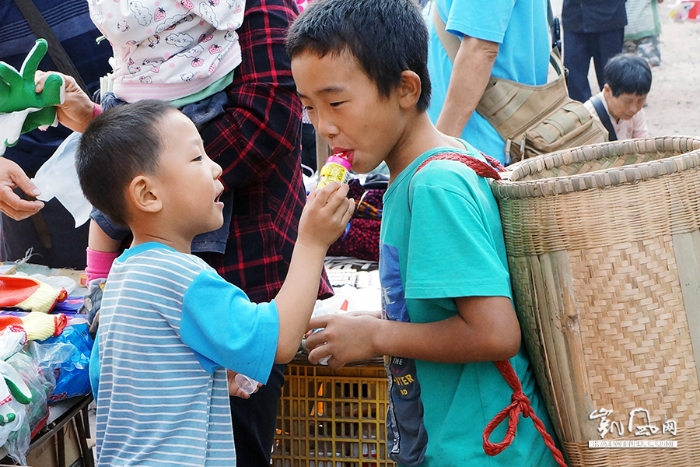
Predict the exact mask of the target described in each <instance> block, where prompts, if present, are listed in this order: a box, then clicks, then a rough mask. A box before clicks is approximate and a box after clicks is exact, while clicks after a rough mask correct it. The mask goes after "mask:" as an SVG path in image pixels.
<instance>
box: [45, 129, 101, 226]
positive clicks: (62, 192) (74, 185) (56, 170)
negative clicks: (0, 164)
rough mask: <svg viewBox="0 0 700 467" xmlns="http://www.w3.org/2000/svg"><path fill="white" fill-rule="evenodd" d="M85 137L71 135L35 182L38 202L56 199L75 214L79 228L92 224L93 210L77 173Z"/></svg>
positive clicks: (77, 134)
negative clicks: (81, 146)
mask: <svg viewBox="0 0 700 467" xmlns="http://www.w3.org/2000/svg"><path fill="white" fill-rule="evenodd" d="M81 136H82V135H81V134H80V133H71V134H70V135H69V136H68V137H67V138H66V139H65V140H64V141H63V142H62V143H61V145H60V146H59V147H58V149H56V152H55V153H54V154H53V155H52V156H51V158H50V159H49V160H48V161H46V162H45V163H44V164H43V165H42V166H41V168H40V169H39V171H38V172H37V173H36V176H35V177H34V180H33V181H34V184H35V185H36V186H37V188H39V190H41V195H39V196H38V198H39V199H40V200H42V201H49V200H50V199H52V198H56V199H57V200H58V201H59V202H60V203H61V204H62V205H63V206H64V207H65V208H66V209H67V210H68V212H70V213H71V215H72V216H73V219H75V227H76V228H77V227H80V226H81V225H83V224H84V223H86V222H87V221H88V219H89V218H90V211H91V210H92V206H91V205H90V203H89V202H88V200H87V199H85V195H83V192H82V190H81V189H80V182H79V181H78V173H77V172H76V170H75V154H76V153H77V150H78V144H79V143H80V138H81Z"/></svg>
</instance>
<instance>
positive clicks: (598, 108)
mask: <svg viewBox="0 0 700 467" xmlns="http://www.w3.org/2000/svg"><path fill="white" fill-rule="evenodd" d="M591 104H593V108H594V109H595V113H597V114H598V119H600V123H602V124H603V126H604V127H605V129H606V130H608V141H617V133H615V127H613V124H612V121H610V114H609V113H608V111H607V109H606V108H605V105H604V104H603V100H602V99H601V98H600V95H599V94H596V95H595V96H592V97H591Z"/></svg>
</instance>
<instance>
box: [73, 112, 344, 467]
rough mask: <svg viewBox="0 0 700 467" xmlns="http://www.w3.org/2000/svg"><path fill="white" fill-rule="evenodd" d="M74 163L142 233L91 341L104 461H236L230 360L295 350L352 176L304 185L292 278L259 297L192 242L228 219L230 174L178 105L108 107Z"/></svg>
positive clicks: (266, 359) (284, 357) (241, 366)
mask: <svg viewBox="0 0 700 467" xmlns="http://www.w3.org/2000/svg"><path fill="white" fill-rule="evenodd" d="M76 165H77V170H78V176H79V179H80V184H81V187H82V189H83V192H84V193H85V196H86V197H87V198H88V200H89V201H90V202H91V203H92V204H93V205H94V206H95V207H96V208H98V209H100V210H101V211H103V212H104V213H106V214H107V215H108V216H109V217H110V218H111V219H113V220H114V221H116V222H118V223H121V224H125V225H128V226H129V228H130V229H131V231H132V232H133V235H134V241H133V244H132V246H131V248H129V249H128V250H126V251H125V252H124V253H123V254H122V255H121V256H120V257H119V258H118V259H117V260H116V261H115V263H114V265H113V267H112V270H111V272H110V275H109V278H108V280H107V286H106V288H105V291H104V296H103V299H102V308H101V312H100V313H101V316H100V328H99V330H98V335H97V341H96V345H95V349H94V350H93V358H92V362H94V364H93V365H91V373H92V374H93V376H95V379H99V382H98V383H96V386H95V387H94V389H96V393H97V398H96V400H97V427H96V430H97V464H98V466H122V465H130V466H132V465H138V466H158V465H163V466H166V465H167V466H169V465H180V466H235V465H236V459H235V450H234V444H233V434H232V428H231V414H230V407H229V400H228V395H229V385H228V383H227V377H226V369H227V368H228V369H230V370H233V371H234V372H240V373H243V374H245V375H247V376H249V377H251V378H253V379H255V380H257V381H260V382H262V383H264V382H265V381H266V380H267V377H268V375H269V372H270V369H271V367H272V364H273V363H286V362H288V361H290V360H291V359H292V357H293V356H294V355H295V353H296V351H297V349H298V347H299V343H300V341H301V337H302V336H303V334H304V331H305V330H306V326H307V323H308V320H309V318H310V316H311V312H312V309H313V306H314V303H315V300H316V294H317V291H318V286H319V278H320V275H321V271H322V269H323V260H324V258H325V254H326V250H327V248H328V246H329V245H330V244H331V243H332V242H333V241H334V240H335V239H336V238H337V237H338V236H339V235H340V234H341V233H342V232H343V230H344V228H345V225H346V224H347V222H348V221H349V219H350V217H351V215H352V212H353V210H354V203H353V202H352V201H351V200H348V199H347V198H346V193H347V187H346V186H339V185H338V184H332V185H329V186H328V187H325V188H323V189H321V190H319V191H318V192H314V193H312V194H311V195H310V196H309V200H308V202H307V205H306V207H305V208H304V212H303V214H302V217H301V220H300V224H299V236H298V239H297V243H296V246H295V249H294V253H293V256H292V262H291V265H290V269H289V273H288V275H287V280H286V281H285V283H284V285H283V286H282V289H281V290H280V292H279V293H278V295H277V296H276V298H275V299H274V300H273V301H271V302H269V303H260V304H254V303H251V302H250V300H249V299H248V297H247V296H246V295H245V294H244V293H243V292H242V291H241V290H240V289H239V288H237V287H236V286H234V285H232V284H230V283H228V282H226V281H225V280H223V279H222V278H221V277H220V276H218V275H217V274H216V272H215V271H214V270H213V269H212V268H211V267H209V266H208V265H206V263H204V262H203V261H202V260H201V259H199V258H197V257H195V256H192V255H191V254H190V244H191V241H192V238H193V237H194V236H195V235H197V234H199V233H202V232H208V231H211V230H215V229H217V228H218V227H219V226H221V224H222V222H223V217H222V203H221V202H219V196H220V195H221V193H222V191H223V186H222V184H221V183H220V182H219V181H218V178H219V176H220V175H221V168H220V167H219V166H218V165H217V164H215V163H214V162H212V161H211V159H209V157H208V156H207V155H206V153H205V151H204V147H203V144H202V140H201V137H200V136H199V133H198V131H197V129H196V127H195V126H194V124H193V123H192V122H191V121H190V120H189V119H188V118H187V117H185V116H184V115H183V114H182V113H180V112H179V111H178V110H177V109H175V108H174V107H172V106H170V105H169V104H167V103H164V102H162V101H155V100H143V101H139V102H137V103H134V104H128V105H124V106H121V107H115V108H113V109H110V110H108V111H106V112H105V113H104V114H102V115H100V116H98V117H97V118H96V119H95V120H94V121H93V122H92V123H91V124H90V126H89V127H88V128H87V130H86V131H85V133H84V134H83V137H82V141H81V143H80V148H79V150H78V155H77V164H76ZM234 202H235V201H234ZM97 373H99V374H97ZM230 390H231V391H233V392H236V393H237V394H238V395H241V391H240V390H237V388H236V387H235V383H232V384H231V388H230Z"/></svg>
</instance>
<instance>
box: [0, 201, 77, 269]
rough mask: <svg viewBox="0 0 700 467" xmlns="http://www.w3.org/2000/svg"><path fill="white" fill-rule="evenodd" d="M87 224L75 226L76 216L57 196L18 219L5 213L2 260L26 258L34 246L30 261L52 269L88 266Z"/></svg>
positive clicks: (0, 254)
mask: <svg viewBox="0 0 700 467" xmlns="http://www.w3.org/2000/svg"><path fill="white" fill-rule="evenodd" d="M87 235H88V224H87V223H85V224H84V225H82V226H80V227H78V228H76V227H75V220H74V219H73V216H72V215H71V214H70V213H69V212H68V210H66V208H65V207H64V206H63V205H62V204H61V203H60V202H59V201H58V200H56V199H55V198H54V199H52V200H50V201H48V202H47V203H46V204H45V205H44V208H43V209H42V210H41V211H39V214H38V215H35V216H32V217H30V218H28V219H24V220H21V221H15V220H13V219H10V218H8V217H7V216H5V215H2V239H1V244H2V245H1V248H0V260H2V261H15V260H17V259H20V258H24V256H25V254H26V253H27V251H28V250H29V249H30V248H31V249H32V252H33V253H34V254H35V256H32V258H31V259H30V262H32V263H36V264H43V265H45V266H49V267H51V268H70V269H83V268H85V248H86V247H87Z"/></svg>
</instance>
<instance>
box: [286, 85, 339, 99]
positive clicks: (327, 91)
mask: <svg viewBox="0 0 700 467" xmlns="http://www.w3.org/2000/svg"><path fill="white" fill-rule="evenodd" d="M344 90H345V88H343V87H342V86H328V87H325V88H323V89H321V90H319V91H318V94H333V93H337V92H342V91H344ZM297 94H298V95H299V97H303V98H306V97H307V96H305V95H304V94H302V93H300V92H298V93H297Z"/></svg>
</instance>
